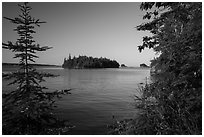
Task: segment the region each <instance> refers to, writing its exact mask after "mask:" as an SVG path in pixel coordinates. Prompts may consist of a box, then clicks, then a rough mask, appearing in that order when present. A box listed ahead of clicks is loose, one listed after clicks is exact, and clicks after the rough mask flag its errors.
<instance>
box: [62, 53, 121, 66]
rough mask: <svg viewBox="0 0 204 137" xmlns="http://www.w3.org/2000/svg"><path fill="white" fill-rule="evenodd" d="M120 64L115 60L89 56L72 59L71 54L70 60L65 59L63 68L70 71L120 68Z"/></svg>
mask: <svg viewBox="0 0 204 137" xmlns="http://www.w3.org/2000/svg"><path fill="white" fill-rule="evenodd" d="M119 66H120V64H119V63H118V62H117V61H115V60H110V59H107V58H102V57H101V58H93V57H91V56H90V57H87V56H80V55H79V56H78V57H75V56H74V57H73V58H72V57H71V55H70V54H69V57H68V59H66V58H64V63H63V65H62V67H63V68H68V69H83V68H119Z"/></svg>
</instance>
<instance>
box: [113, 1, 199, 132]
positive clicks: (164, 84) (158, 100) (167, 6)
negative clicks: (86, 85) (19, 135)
mask: <svg viewBox="0 0 204 137" xmlns="http://www.w3.org/2000/svg"><path fill="white" fill-rule="evenodd" d="M140 8H141V9H142V10H145V11H147V13H146V14H145V15H144V17H143V18H144V19H151V20H150V22H148V23H144V24H141V25H139V26H137V30H139V31H145V30H147V31H150V32H151V33H152V36H145V37H144V38H143V44H142V45H140V46H138V48H139V50H140V51H142V50H143V49H145V48H153V49H154V51H155V52H157V53H159V54H160V56H159V57H158V58H156V59H154V60H152V63H151V67H152V68H154V69H155V72H156V73H154V75H153V76H152V78H153V80H152V83H150V84H146V85H145V86H144V87H142V88H140V91H141V96H135V100H136V108H138V109H139V110H140V111H139V112H140V113H139V115H138V116H137V118H135V119H132V120H124V121H117V122H116V123H115V124H113V125H112V126H110V128H111V129H112V130H111V131H110V134H148V135H149V134H150V135H156V134H157V135H160V134H162V135H169V134H170V135H171V134H177V135H186V134H189V135H190V134H191V135H192V134H194V135H201V134H202V3H201V2H200V3H198V2H197V3H196V2H191V3H189V2H188V3H187V2H182V3H169V2H156V3H155V2H148V3H146V2H145V3H142V4H141V7H140ZM151 9H153V10H151Z"/></svg>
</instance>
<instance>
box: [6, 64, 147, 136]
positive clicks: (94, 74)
mask: <svg viewBox="0 0 204 137" xmlns="http://www.w3.org/2000/svg"><path fill="white" fill-rule="evenodd" d="M39 69H40V71H44V72H50V73H54V74H58V75H60V76H59V77H56V78H47V79H46V82H44V83H42V84H43V85H45V86H47V87H48V88H49V90H56V89H69V88H71V89H72V90H71V93H72V94H71V95H66V96H64V97H63V98H62V99H60V100H59V101H58V102H57V106H58V108H57V109H56V113H57V114H58V115H59V116H60V117H61V118H63V119H67V120H69V121H70V122H71V123H72V124H74V125H75V126H76V128H75V129H74V130H73V131H72V132H71V134H106V125H107V124H110V123H111V122H112V121H113V119H112V116H113V115H114V116H115V118H116V119H119V120H120V119H123V118H130V117H132V116H134V115H136V114H137V110H135V109H134V106H133V103H134V100H133V95H134V94H137V93H136V92H137V90H136V89H137V87H138V84H139V83H141V82H145V78H146V77H148V76H149V69H141V68H134V69H72V70H69V69H61V68H60V69H59V68H39ZM5 71H7V72H8V71H12V69H11V68H9V69H6V68H3V72H5ZM6 83H7V82H6V81H3V87H2V88H3V89H4V90H10V89H12V88H14V87H15V86H13V87H8V86H6Z"/></svg>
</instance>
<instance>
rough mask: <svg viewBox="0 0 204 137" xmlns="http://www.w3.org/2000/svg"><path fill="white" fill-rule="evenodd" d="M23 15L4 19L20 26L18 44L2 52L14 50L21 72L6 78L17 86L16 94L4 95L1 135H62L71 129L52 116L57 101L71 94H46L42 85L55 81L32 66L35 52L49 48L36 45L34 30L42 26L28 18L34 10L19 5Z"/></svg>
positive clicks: (18, 27)
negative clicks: (49, 80) (62, 96)
mask: <svg viewBox="0 0 204 137" xmlns="http://www.w3.org/2000/svg"><path fill="white" fill-rule="evenodd" d="M19 7H20V9H21V11H22V14H20V15H19V17H17V18H15V19H11V18H7V17H4V18H5V19H7V20H9V21H10V22H12V23H14V24H16V25H17V27H16V28H15V29H14V31H16V32H17V33H18V35H19V38H18V39H17V41H16V42H15V43H12V42H10V41H8V42H7V43H3V44H2V45H3V48H5V49H8V50H12V51H13V52H14V53H15V56H14V58H19V66H20V68H19V70H18V71H16V72H12V73H7V74H3V78H4V79H10V80H12V82H11V83H10V84H9V85H12V84H16V85H17V88H16V89H14V90H13V91H3V100H2V134H4V135H16V134H20V135H29V134H30V135H33V134H61V133H63V132H67V131H68V130H69V129H70V125H69V123H67V121H63V120H60V119H58V118H57V117H56V115H55V114H54V113H53V111H52V110H53V108H54V107H55V105H54V102H55V100H56V98H60V97H61V95H64V94H69V90H61V91H53V92H52V91H50V92H46V91H44V90H45V89H47V88H46V87H43V86H41V85H40V82H42V81H45V80H44V77H55V76H54V75H52V74H49V73H40V72H38V71H36V69H34V68H33V65H32V64H31V63H34V62H35V60H34V59H35V58H38V56H37V55H36V52H40V51H46V50H47V49H50V47H47V46H46V47H41V46H40V45H39V44H35V41H34V40H33V37H32V34H33V33H35V30H34V27H35V26H40V24H41V23H45V22H41V21H39V19H38V20H36V19H34V18H32V17H31V16H30V14H29V12H30V10H31V7H30V6H28V3H24V4H22V5H19Z"/></svg>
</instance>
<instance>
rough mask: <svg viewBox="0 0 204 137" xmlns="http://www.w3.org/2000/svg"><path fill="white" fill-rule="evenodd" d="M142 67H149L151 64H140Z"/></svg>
mask: <svg viewBox="0 0 204 137" xmlns="http://www.w3.org/2000/svg"><path fill="white" fill-rule="evenodd" d="M140 67H143V68H149V66H147V65H146V64H144V63H143V64H140Z"/></svg>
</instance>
